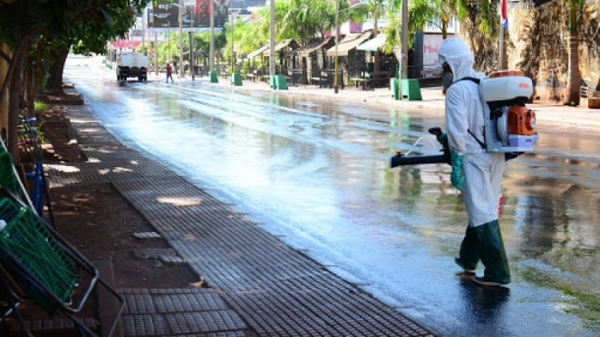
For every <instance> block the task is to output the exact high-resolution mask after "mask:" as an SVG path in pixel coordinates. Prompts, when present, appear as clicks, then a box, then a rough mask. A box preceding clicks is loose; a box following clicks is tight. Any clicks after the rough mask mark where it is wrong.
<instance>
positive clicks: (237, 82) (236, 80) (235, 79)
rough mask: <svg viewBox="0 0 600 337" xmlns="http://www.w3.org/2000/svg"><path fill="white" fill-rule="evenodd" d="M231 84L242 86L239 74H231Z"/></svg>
mask: <svg viewBox="0 0 600 337" xmlns="http://www.w3.org/2000/svg"><path fill="white" fill-rule="evenodd" d="M231 84H232V85H235V86H241V85H242V75H241V74H239V73H233V74H231Z"/></svg>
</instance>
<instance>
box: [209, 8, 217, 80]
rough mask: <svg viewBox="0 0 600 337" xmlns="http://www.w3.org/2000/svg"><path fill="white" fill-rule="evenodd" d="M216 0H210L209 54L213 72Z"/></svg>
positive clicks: (210, 68)
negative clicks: (214, 3)
mask: <svg viewBox="0 0 600 337" xmlns="http://www.w3.org/2000/svg"><path fill="white" fill-rule="evenodd" d="M213 2H214V0H210V6H209V11H210V51H209V55H208V63H209V67H208V71H210V73H211V74H212V73H213V72H214V71H215V13H214V6H213Z"/></svg>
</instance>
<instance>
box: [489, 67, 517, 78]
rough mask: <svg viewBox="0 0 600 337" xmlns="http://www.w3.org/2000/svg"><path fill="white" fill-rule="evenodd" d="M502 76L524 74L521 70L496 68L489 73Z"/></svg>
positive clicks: (493, 75)
mask: <svg viewBox="0 0 600 337" xmlns="http://www.w3.org/2000/svg"><path fill="white" fill-rule="evenodd" d="M504 76H524V74H523V72H522V71H520V70H516V69H507V70H498V71H494V72H493V73H491V74H490V77H491V78H493V77H504Z"/></svg>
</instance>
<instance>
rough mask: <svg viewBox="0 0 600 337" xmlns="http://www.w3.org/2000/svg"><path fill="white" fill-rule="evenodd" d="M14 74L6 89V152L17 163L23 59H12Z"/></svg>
mask: <svg viewBox="0 0 600 337" xmlns="http://www.w3.org/2000/svg"><path fill="white" fill-rule="evenodd" d="M12 63H13V66H14V67H15V68H14V72H13V76H12V79H11V81H10V85H9V88H8V145H7V146H8V152H9V153H10V154H11V155H12V157H13V162H15V163H17V162H18V158H17V151H18V148H17V142H18V141H19V132H18V129H19V106H20V105H21V97H22V96H21V94H22V93H23V87H22V85H21V82H22V80H23V69H22V67H23V58H22V57H20V58H18V59H16V58H13V61H12Z"/></svg>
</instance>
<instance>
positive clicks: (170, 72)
mask: <svg viewBox="0 0 600 337" xmlns="http://www.w3.org/2000/svg"><path fill="white" fill-rule="evenodd" d="M169 79H171V83H173V67H171V65H170V64H169V63H168V62H167V81H166V82H167V83H169Z"/></svg>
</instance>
